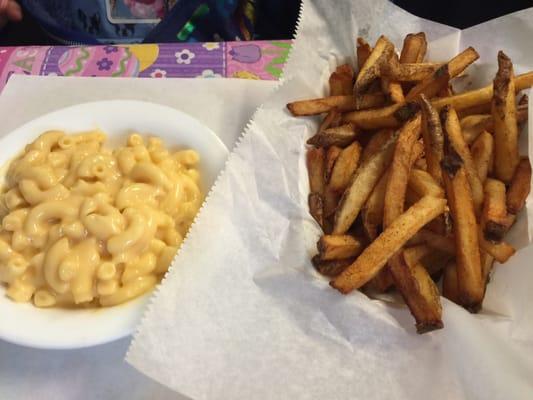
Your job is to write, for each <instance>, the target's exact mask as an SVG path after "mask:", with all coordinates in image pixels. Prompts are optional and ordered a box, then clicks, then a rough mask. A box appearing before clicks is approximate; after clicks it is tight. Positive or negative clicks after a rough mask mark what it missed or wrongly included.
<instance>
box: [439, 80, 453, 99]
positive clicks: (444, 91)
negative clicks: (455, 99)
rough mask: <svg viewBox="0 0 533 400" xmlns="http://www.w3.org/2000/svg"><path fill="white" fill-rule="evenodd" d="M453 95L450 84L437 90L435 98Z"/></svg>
mask: <svg viewBox="0 0 533 400" xmlns="http://www.w3.org/2000/svg"><path fill="white" fill-rule="evenodd" d="M454 94H455V92H454V90H453V87H452V84H451V83H448V86H446V87H444V88H442V89H441V90H439V93H437V97H449V96H453V95H454Z"/></svg>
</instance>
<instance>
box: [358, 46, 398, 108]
mask: <svg viewBox="0 0 533 400" xmlns="http://www.w3.org/2000/svg"><path fill="white" fill-rule="evenodd" d="M393 54H394V45H393V44H392V43H391V42H390V41H389V40H388V39H387V38H386V37H385V36H381V37H380V38H379V39H378V41H377V42H376V45H375V46H374V48H373V49H372V51H371V53H370V55H369V56H368V58H367V59H366V61H365V63H364V64H363V66H362V67H361V69H360V70H359V74H358V75H357V78H356V79H355V85H354V87H353V91H354V94H355V102H356V107H357V109H360V105H361V98H362V95H363V94H365V93H366V92H367V91H368V88H369V87H370V85H371V84H372V83H373V82H374V81H375V80H376V79H377V78H379V77H380V75H381V68H382V66H383V65H385V64H386V63H387V62H388V61H389V59H390V58H391V56H392V55H393Z"/></svg>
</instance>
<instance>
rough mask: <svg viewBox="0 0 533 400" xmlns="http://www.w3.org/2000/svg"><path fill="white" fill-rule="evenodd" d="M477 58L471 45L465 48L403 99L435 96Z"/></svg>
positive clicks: (411, 99)
mask: <svg viewBox="0 0 533 400" xmlns="http://www.w3.org/2000/svg"><path fill="white" fill-rule="evenodd" d="M478 58H479V54H478V53H477V52H476V50H474V48H473V47H469V48H467V49H466V50H464V51H462V52H461V53H459V54H458V55H457V56H455V57H454V58H452V59H451V60H450V61H448V63H447V64H444V65H443V66H441V67H439V68H438V69H437V70H436V71H435V72H434V73H433V74H431V75H430V76H428V77H426V78H425V79H424V80H422V81H421V82H420V83H419V84H417V85H416V86H415V87H414V88H412V89H411V90H410V91H409V93H408V94H407V96H406V97H405V100H406V101H413V100H415V99H416V98H417V97H418V96H420V95H421V94H424V95H426V96H427V97H428V98H432V97H434V96H436V95H437V93H438V92H439V91H440V90H441V89H443V88H445V87H447V86H448V82H449V81H450V79H452V78H454V77H456V76H457V75H459V74H460V73H461V72H463V71H464V70H465V69H466V67H468V66H469V65H470V64H472V63H473V62H474V61H476V60H477V59H478Z"/></svg>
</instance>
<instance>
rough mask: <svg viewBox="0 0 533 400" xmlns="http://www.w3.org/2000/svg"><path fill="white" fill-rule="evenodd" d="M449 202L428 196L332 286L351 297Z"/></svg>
mask: <svg viewBox="0 0 533 400" xmlns="http://www.w3.org/2000/svg"><path fill="white" fill-rule="evenodd" d="M445 207H446V200H444V199H438V198H435V197H431V196H425V197H423V198H422V199H420V200H419V201H418V202H417V203H416V204H414V205H413V206H412V207H410V208H409V209H408V210H407V211H405V212H404V213H403V214H402V215H400V216H399V217H398V218H397V219H396V220H394V221H393V222H392V224H390V225H389V227H388V228H387V229H385V230H384V231H383V233H381V235H379V236H378V238H377V239H376V240H374V241H373V242H372V243H371V244H370V245H369V246H368V247H367V248H366V249H365V250H363V252H362V253H361V255H359V257H358V258H357V259H356V260H355V262H354V263H353V264H351V265H350V266H349V267H348V268H347V269H346V270H344V271H343V272H342V273H341V274H340V275H339V276H338V277H337V278H336V279H335V280H333V281H332V282H331V283H330V284H331V286H333V287H334V288H336V289H337V290H339V291H340V292H341V293H345V294H346V293H349V292H350V291H352V290H353V289H357V288H359V287H361V286H363V285H364V284H365V283H367V282H368V281H369V280H370V279H372V278H373V277H374V276H376V274H377V273H378V272H379V271H380V270H381V268H383V267H384V266H385V264H386V263H387V261H388V260H389V259H390V258H391V257H392V256H393V255H394V254H395V253H396V252H397V251H398V250H399V249H400V248H401V247H402V246H403V245H404V244H405V243H406V242H407V241H408V240H409V239H410V238H411V237H412V236H413V235H414V234H415V233H416V232H418V230H419V229H420V228H422V227H423V226H424V225H425V224H426V223H428V222H429V221H431V220H432V219H434V218H435V217H437V216H438V215H440V214H442V212H444V208H445Z"/></svg>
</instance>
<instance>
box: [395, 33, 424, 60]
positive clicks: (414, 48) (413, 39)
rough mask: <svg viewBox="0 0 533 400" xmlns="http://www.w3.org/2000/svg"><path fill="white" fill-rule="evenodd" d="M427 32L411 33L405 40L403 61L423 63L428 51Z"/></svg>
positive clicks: (402, 53) (401, 56)
mask: <svg viewBox="0 0 533 400" xmlns="http://www.w3.org/2000/svg"><path fill="white" fill-rule="evenodd" d="M427 45H428V44H427V41H426V34H425V33H424V32H419V33H409V34H408V35H407V36H405V39H404V40H403V47H402V52H401V54H400V62H401V63H421V62H422V61H424V57H425V56H426V51H427Z"/></svg>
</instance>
